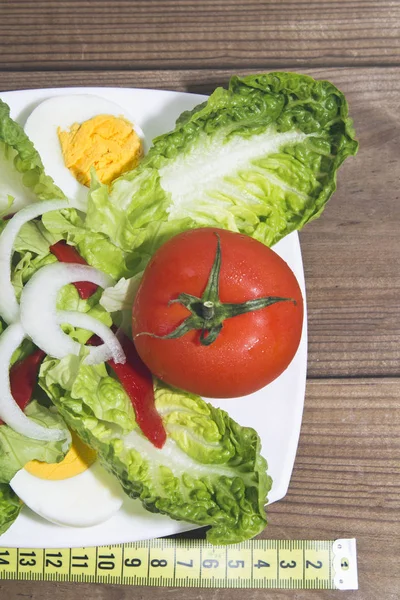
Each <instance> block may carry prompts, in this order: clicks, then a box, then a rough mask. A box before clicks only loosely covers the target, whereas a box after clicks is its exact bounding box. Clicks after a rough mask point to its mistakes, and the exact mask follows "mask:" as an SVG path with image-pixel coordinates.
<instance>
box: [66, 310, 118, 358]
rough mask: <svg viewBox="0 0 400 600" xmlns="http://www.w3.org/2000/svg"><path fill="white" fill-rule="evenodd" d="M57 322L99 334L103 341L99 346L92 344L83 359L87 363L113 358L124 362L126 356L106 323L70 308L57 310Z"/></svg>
mask: <svg viewBox="0 0 400 600" xmlns="http://www.w3.org/2000/svg"><path fill="white" fill-rule="evenodd" d="M57 320H58V323H60V324H62V323H68V324H69V325H72V326H73V327H80V328H81V329H87V330H88V331H92V332H93V333H95V334H96V335H98V336H99V338H101V339H102V340H103V342H104V344H101V345H100V346H92V347H91V348H90V352H89V355H88V356H87V357H86V358H85V360H84V361H83V362H84V363H85V364H87V365H97V364H99V363H102V362H106V361H107V360H110V359H111V358H112V359H113V361H114V362H116V363H124V362H125V361H126V357H125V354H124V351H123V350H122V346H121V343H120V341H119V339H118V337H117V336H118V331H117V333H116V334H115V333H113V332H112V331H111V329H110V328H109V327H107V325H104V323H102V322H101V321H98V320H97V319H95V318H94V317H91V316H90V315H87V314H85V313H80V312H76V311H70V310H59V311H57Z"/></svg>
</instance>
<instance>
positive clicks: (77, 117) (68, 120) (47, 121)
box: [24, 94, 144, 210]
mask: <svg viewBox="0 0 400 600" xmlns="http://www.w3.org/2000/svg"><path fill="white" fill-rule="evenodd" d="M102 114H106V115H113V116H114V117H121V116H122V117H125V118H126V119H127V120H128V121H130V123H132V125H133V126H134V129H135V131H136V133H137V134H138V136H139V137H140V138H141V139H142V141H143V140H144V136H143V132H142V131H141V129H140V128H139V127H138V126H137V125H136V124H134V123H133V120H132V117H131V116H130V115H129V114H128V113H127V111H126V110H124V109H123V108H122V107H121V106H119V105H118V104H115V103H114V102H111V101H110V100H107V99H106V98H102V97H100V96H95V95H92V94H71V95H68V96H54V97H53V98H49V99H48V100H44V102H42V103H41V104H39V106H37V107H36V108H35V109H34V110H33V111H32V112H31V114H30V115H29V117H28V119H27V121H26V123H25V128H24V129H25V133H26V134H27V136H28V137H29V138H30V139H31V141H32V142H33V144H34V146H35V148H36V150H37V151H38V152H39V154H40V157H41V159H42V161H43V165H44V168H45V171H46V173H47V174H48V175H50V176H51V177H52V178H53V179H54V182H55V183H56V185H58V187H59V188H60V189H61V190H62V191H63V192H64V194H65V195H66V196H67V197H68V198H70V199H71V200H72V201H73V204H74V205H75V206H76V207H77V208H80V209H81V210H85V209H86V206H87V196H88V192H89V189H88V188H87V187H86V186H84V185H82V184H81V183H79V181H77V180H76V179H75V177H74V176H73V175H72V174H71V173H70V171H69V169H68V168H67V167H66V166H65V163H64V158H63V154H62V151H61V144H60V141H59V139H58V134H57V129H58V128H59V127H60V128H61V130H62V131H67V130H68V129H69V128H70V127H71V126H72V125H73V124H74V123H83V122H84V121H87V120H89V119H92V118H93V117H95V116H97V115H102Z"/></svg>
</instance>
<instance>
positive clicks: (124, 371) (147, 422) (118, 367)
mask: <svg viewBox="0 0 400 600" xmlns="http://www.w3.org/2000/svg"><path fill="white" fill-rule="evenodd" d="M118 338H119V340H120V342H121V346H122V349H123V351H124V352H125V356H126V363H125V364H123V365H122V364H117V363H115V362H114V361H113V360H109V361H108V362H107V364H108V365H109V367H111V369H112V370H113V371H114V373H115V374H116V376H117V377H118V379H119V381H120V383H121V384H122V386H123V388H124V390H125V392H126V393H127V394H128V396H129V398H130V400H131V402H132V406H133V408H134V409H135V414H136V421H137V424H138V425H139V427H140V429H141V430H142V432H143V433H144V435H145V436H146V437H147V439H148V440H149V441H150V442H151V443H152V444H153V445H154V446H155V447H156V448H162V447H163V446H164V444H165V441H166V439H167V433H166V431H165V429H164V425H163V422H162V419H161V417H160V415H159V414H158V412H157V409H156V406H155V401H154V388H153V378H152V375H151V372H150V371H149V369H148V368H147V367H146V365H145V364H144V363H143V362H142V360H141V358H140V357H139V355H138V353H137V351H136V348H135V345H134V343H133V342H132V340H130V339H129V338H128V337H127V336H126V335H123V334H119V335H118ZM88 344H90V345H92V346H98V345H99V344H101V340H100V339H99V338H98V337H97V336H92V337H91V338H90V340H89V341H88Z"/></svg>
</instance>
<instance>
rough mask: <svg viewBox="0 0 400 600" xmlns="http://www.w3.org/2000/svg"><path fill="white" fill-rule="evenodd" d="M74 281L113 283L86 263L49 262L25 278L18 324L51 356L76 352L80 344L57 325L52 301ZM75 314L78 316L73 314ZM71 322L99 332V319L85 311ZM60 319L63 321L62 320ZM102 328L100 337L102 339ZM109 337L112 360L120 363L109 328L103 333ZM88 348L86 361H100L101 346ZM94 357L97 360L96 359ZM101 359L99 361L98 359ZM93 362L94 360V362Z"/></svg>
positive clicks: (121, 357) (119, 350) (116, 343)
mask: <svg viewBox="0 0 400 600" xmlns="http://www.w3.org/2000/svg"><path fill="white" fill-rule="evenodd" d="M76 281H90V282H92V283H95V284H96V285H98V286H100V287H102V288H106V287H108V286H109V285H113V279H112V278H111V277H109V276H108V275H106V274H105V273H102V271H99V270H98V269H95V268H93V267H89V266H86V265H77V264H68V263H53V264H50V265H46V266H44V267H42V268H41V269H39V270H38V271H37V272H36V273H35V274H34V275H33V276H32V277H31V279H30V280H29V281H28V283H27V284H26V285H25V287H24V289H23V290H22V294H21V311H20V318H21V324H22V327H23V329H24V331H25V332H26V334H27V335H28V336H29V337H30V338H31V339H32V341H33V342H34V343H35V344H36V346H39V348H41V349H42V350H43V351H44V352H46V354H49V355H50V356H53V357H54V358H59V359H61V358H64V356H67V355H68V354H75V355H79V352H80V349H81V345H80V344H79V343H78V342H75V341H74V340H72V339H71V338H70V337H69V336H68V335H67V334H66V333H64V332H63V331H62V329H61V328H60V326H59V323H60V318H59V316H58V314H57V310H56V303H57V295H58V292H59V291H60V289H61V288H62V287H64V285H67V284H68V283H75V282H76ZM76 315H79V316H76ZM76 315H75V316H74V319H75V322H78V321H77V319H79V323H80V326H81V327H83V328H84V329H88V330H89V331H95V329H94V327H95V326H96V328H97V329H98V330H99V331H100V329H99V327H100V325H98V323H99V321H97V322H96V323H94V321H96V320H95V319H93V317H90V316H89V315H85V313H76ZM85 317H86V318H85ZM62 321H63V322H65V321H64V320H63V319H62ZM103 335H104V331H102V334H101V337H102V338H103ZM110 336H113V344H112V347H111V346H110V348H109V351H110V353H111V356H112V358H113V359H114V360H115V362H123V361H124V360H125V355H124V353H123V351H122V348H121V345H120V344H119V341H118V340H117V338H116V336H115V335H114V334H113V333H112V332H111V331H110V330H109V334H106V335H105V337H107V340H110V339H111V338H110ZM104 341H105V342H106V344H103V345H102V346H97V347H91V348H90V349H89V354H88V356H87V364H96V362H97V363H98V362H104V361H103V358H102V357H103V353H104V352H105V349H104V348H103V346H104V345H107V348H108V344H107V341H106V340H104ZM96 357H97V361H96ZM100 358H101V360H100ZM95 361H96V362H95Z"/></svg>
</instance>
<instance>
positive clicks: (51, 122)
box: [25, 94, 143, 210]
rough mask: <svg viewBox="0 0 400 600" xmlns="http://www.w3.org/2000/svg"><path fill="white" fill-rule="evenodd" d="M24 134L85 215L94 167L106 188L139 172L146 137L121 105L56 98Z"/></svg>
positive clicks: (76, 96) (98, 99)
mask: <svg viewBox="0 0 400 600" xmlns="http://www.w3.org/2000/svg"><path fill="white" fill-rule="evenodd" d="M25 133H26V134H27V135H28V137H29V138H30V139H31V141H32V142H33V144H34V146H35V148H36V150H37V151H38V152H39V154H40V157H41V159H42V161H43V165H44V168H45V171H46V173H47V174H48V175H50V176H51V177H52V178H53V179H54V182H55V184H56V185H57V186H58V187H59V188H60V189H61V190H62V191H63V192H64V194H65V195H66V196H67V197H68V198H70V199H71V200H72V201H73V203H74V204H75V206H77V207H78V208H81V209H82V210H85V208H86V205H87V196H88V191H89V186H90V171H91V168H92V167H93V168H94V169H95V170H96V175H97V177H98V178H99V179H100V181H101V182H102V183H105V184H110V183H111V182H112V181H113V180H114V179H116V178H117V177H119V176H120V175H122V174H123V173H125V172H126V171H130V170H131V169H133V168H134V167H136V166H137V164H138V162H139V160H140V158H141V157H142V155H143V133H142V131H141V130H140V128H138V126H137V125H135V126H134V125H133V123H132V120H131V117H130V115H129V114H127V112H126V111H125V110H124V109H123V108H121V106H119V105H118V104H115V103H114V102H111V101H110V100H107V99H105V98H102V97H100V96H96V95H92V94H73V95H68V96H55V97H53V98H49V99H48V100H45V101H44V102H42V103H41V104H39V106H37V108H35V109H34V110H33V111H32V113H31V114H30V116H29V117H28V119H27V121H26V124H25Z"/></svg>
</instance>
